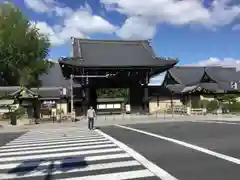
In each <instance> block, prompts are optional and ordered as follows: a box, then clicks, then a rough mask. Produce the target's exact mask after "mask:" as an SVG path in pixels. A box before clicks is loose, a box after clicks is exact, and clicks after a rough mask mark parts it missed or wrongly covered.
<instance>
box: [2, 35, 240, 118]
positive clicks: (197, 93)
mask: <svg viewBox="0 0 240 180" xmlns="http://www.w3.org/2000/svg"><path fill="white" fill-rule="evenodd" d="M177 63H178V60H177V59H174V58H161V57H158V56H156V54H155V53H154V50H153V48H152V47H151V43H150V42H149V41H147V40H143V41H140V40H139V41H125V40H95V39H77V38H72V56H71V57H64V58H59V59H58V61H54V62H53V66H52V67H51V68H50V69H49V71H48V73H47V74H43V75H42V76H41V77H40V80H41V81H42V87H40V88H37V87H32V88H31V89H28V90H26V89H23V88H22V87H20V86H16V87H0V97H2V99H3V98H4V97H13V98H16V97H18V98H19V97H21V100H22V101H23V102H24V106H25V107H26V109H27V111H28V114H31V113H30V112H31V111H32V108H33V105H32V104H31V103H30V102H34V103H36V102H38V104H39V107H40V109H41V114H44V112H45V113H46V114H49V113H50V114H51V113H52V112H53V111H54V112H55V113H58V111H61V113H63V114H67V113H70V112H73V111H74V112H76V115H77V116H80V115H83V114H84V113H85V112H86V109H87V108H88V107H89V106H93V107H94V108H95V109H96V110H97V111H98V112H100V111H101V112H104V113H106V112H117V113H122V112H123V113H139V112H142V113H154V112H156V111H159V110H163V109H165V108H167V106H169V104H175V105H182V104H183V103H182V102H183V101H184V100H189V99H191V98H197V99H201V98H202V95H205V94H208V95H211V96H214V95H216V94H224V93H238V92H239V89H240V84H239V82H240V72H238V71H236V68H224V67H190V66H182V67H180V66H175V65H176V64H177ZM162 72H166V76H165V78H164V80H163V83H162V85H159V86H149V81H150V78H152V77H154V76H156V75H159V74H160V73H162ZM102 89H109V90H110V91H111V89H125V90H127V91H126V92H128V95H124V97H115V98H112V97H105V98H102V97H99V93H98V92H99V90H102ZM22 92H24V93H22ZM22 94H24V96H23V95H22ZM189 97H190V98H189ZM30 100H32V101H30ZM6 102H7V103H13V101H6V99H5V101H4V100H2V101H0V111H1V106H4V108H2V110H3V111H6V106H5V105H4V104H6ZM50 109H51V111H52V112H50V111H49V110H50ZM0 113H1V112H0Z"/></svg>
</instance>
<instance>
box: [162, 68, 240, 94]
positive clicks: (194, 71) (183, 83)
mask: <svg viewBox="0 0 240 180" xmlns="http://www.w3.org/2000/svg"><path fill="white" fill-rule="evenodd" d="M238 74H239V72H237V71H236V68H228V67H221V66H214V67H197V66H195V67H189V66H184V67H173V68H171V69H169V70H168V71H167V73H166V76H165V79H164V81H163V85H164V86H165V87H167V88H169V90H171V91H172V92H175V93H187V92H191V91H196V90H199V91H200V90H206V91H210V92H226V91H238V90H239V89H240V87H239V80H240V76H238Z"/></svg>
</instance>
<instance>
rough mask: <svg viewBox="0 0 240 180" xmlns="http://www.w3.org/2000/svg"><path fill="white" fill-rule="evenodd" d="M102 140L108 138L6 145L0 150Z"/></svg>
mask: <svg viewBox="0 0 240 180" xmlns="http://www.w3.org/2000/svg"><path fill="white" fill-rule="evenodd" d="M101 140H106V138H101V137H99V138H92V139H77V138H76V139H73V140H69V141H57V142H52V141H48V142H45V143H32V144H31V143H28V144H16V145H6V146H3V147H0V149H6V148H14V147H16V148H17V147H32V146H44V145H52V144H67V143H70V142H93V141H101Z"/></svg>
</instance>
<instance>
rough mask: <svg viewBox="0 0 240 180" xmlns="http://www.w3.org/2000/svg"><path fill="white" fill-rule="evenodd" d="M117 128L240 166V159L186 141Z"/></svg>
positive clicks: (137, 130)
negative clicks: (171, 143)
mask: <svg viewBox="0 0 240 180" xmlns="http://www.w3.org/2000/svg"><path fill="white" fill-rule="evenodd" d="M115 126H117V127H120V128H123V129H128V130H131V131H135V132H139V133H142V134H145V135H149V136H152V137H156V138H159V139H163V140H166V141H169V142H173V143H175V144H179V145H181V146H184V147H187V148H190V149H194V150H196V151H199V152H203V153H205V154H208V155H211V156H215V157H218V158H220V159H224V160H226V161H229V162H232V163H235V164H240V159H237V158H234V157H231V156H228V155H225V154H221V153H218V152H214V151H211V150H209V149H206V148H202V147H200V146H197V145H193V144H190V143H186V142H184V141H180V140H177V139H173V138H169V137H166V136H161V135H158V134H154V133H150V132H147V131H143V130H140V129H135V128H131V127H128V126H122V125H115Z"/></svg>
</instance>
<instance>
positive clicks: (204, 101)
mask: <svg viewBox="0 0 240 180" xmlns="http://www.w3.org/2000/svg"><path fill="white" fill-rule="evenodd" d="M209 103H210V102H209V101H208V100H206V99H203V100H201V101H200V107H201V108H207V107H208V104H209Z"/></svg>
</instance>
